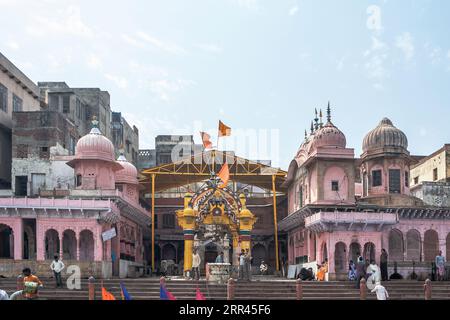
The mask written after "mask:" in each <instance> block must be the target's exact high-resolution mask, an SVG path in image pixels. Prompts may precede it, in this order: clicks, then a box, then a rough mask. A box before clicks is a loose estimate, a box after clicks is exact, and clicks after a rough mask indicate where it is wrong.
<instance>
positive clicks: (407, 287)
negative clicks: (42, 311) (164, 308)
mask: <svg viewBox="0 0 450 320" xmlns="http://www.w3.org/2000/svg"><path fill="white" fill-rule="evenodd" d="M41 280H42V281H43V282H44V288H42V289H41V291H40V298H41V299H46V300H87V299H88V282H87V279H83V280H82V282H81V290H69V289H54V281H53V279H45V278H44V279H41ZM120 282H123V284H124V285H125V287H126V288H127V290H128V292H129V294H130V295H131V297H132V298H133V300H159V278H140V279H123V280H119V279H109V280H103V286H104V287H105V288H106V289H107V290H108V291H109V292H111V293H112V294H113V295H114V296H115V297H116V299H121V295H120ZM197 285H198V287H199V289H200V291H201V292H202V293H203V295H204V296H205V297H206V299H208V300H225V299H226V298H227V286H226V285H218V284H209V283H207V282H206V281H204V280H200V281H198V282H196V281H182V280H166V286H167V289H168V290H169V291H170V292H171V293H172V294H173V295H174V296H175V297H176V298H177V299H178V300H192V299H195V289H196V287H197ZM302 285H303V299H304V300H359V290H358V289H356V288H355V283H354V282H347V281H330V282H303V283H302ZM383 285H384V286H385V287H386V289H387V290H388V292H389V295H390V298H391V299H392V300H423V299H424V293H423V281H404V280H400V281H389V282H385V283H383ZM432 287H433V299H439V300H441V299H446V300H450V282H433V283H432ZM0 289H3V290H5V291H6V292H8V293H9V294H11V293H12V292H14V291H16V281H15V279H12V278H0ZM96 299H101V286H100V282H99V281H97V282H96ZM235 299H236V300H254V299H261V300H295V299H296V283H295V281H291V280H275V279H274V280H255V281H252V282H250V283H248V282H237V283H236V287H235ZM367 299H368V300H375V299H376V296H375V294H373V293H368V294H367Z"/></svg>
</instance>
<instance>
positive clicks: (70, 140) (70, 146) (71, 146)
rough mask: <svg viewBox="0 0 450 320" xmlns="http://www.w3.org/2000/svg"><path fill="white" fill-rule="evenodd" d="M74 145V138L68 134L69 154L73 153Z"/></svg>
mask: <svg viewBox="0 0 450 320" xmlns="http://www.w3.org/2000/svg"><path fill="white" fill-rule="evenodd" d="M75 146H76V142H75V138H74V137H72V136H70V138H69V154H70V155H74V154H75Z"/></svg>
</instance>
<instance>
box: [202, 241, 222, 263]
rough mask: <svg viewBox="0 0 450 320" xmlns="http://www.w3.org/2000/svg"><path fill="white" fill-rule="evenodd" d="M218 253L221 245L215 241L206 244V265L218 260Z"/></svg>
mask: <svg viewBox="0 0 450 320" xmlns="http://www.w3.org/2000/svg"><path fill="white" fill-rule="evenodd" d="M218 254H219V247H218V246H217V245H216V244H215V243H214V242H210V243H208V244H207V245H206V246H205V265H206V264H207V263H214V262H216V258H217V255H218Z"/></svg>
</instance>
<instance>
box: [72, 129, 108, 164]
mask: <svg viewBox="0 0 450 320" xmlns="http://www.w3.org/2000/svg"><path fill="white" fill-rule="evenodd" d="M114 158H115V156H114V145H113V144H112V142H111V141H110V140H109V139H108V138H107V137H105V136H104V135H102V133H101V132H100V130H99V129H98V128H97V127H96V126H95V125H94V127H93V128H92V129H91V132H89V133H88V134H87V135H85V136H83V137H81V138H80V139H79V140H78V142H77V146H76V147H75V159H92V160H103V161H114Z"/></svg>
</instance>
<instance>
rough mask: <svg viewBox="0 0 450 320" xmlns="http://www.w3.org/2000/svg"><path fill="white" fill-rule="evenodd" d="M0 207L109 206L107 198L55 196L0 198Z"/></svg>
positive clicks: (83, 207) (84, 207) (86, 207)
mask: <svg viewBox="0 0 450 320" xmlns="http://www.w3.org/2000/svg"><path fill="white" fill-rule="evenodd" d="M0 206H1V207H13V208H30V207H31V208H40V207H42V208H81V209H90V208H95V209H97V208H109V207H110V206H111V202H110V201H109V200H98V199H68V198H66V199H55V198H40V197H39V198H28V197H25V198H17V197H11V198H0Z"/></svg>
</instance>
